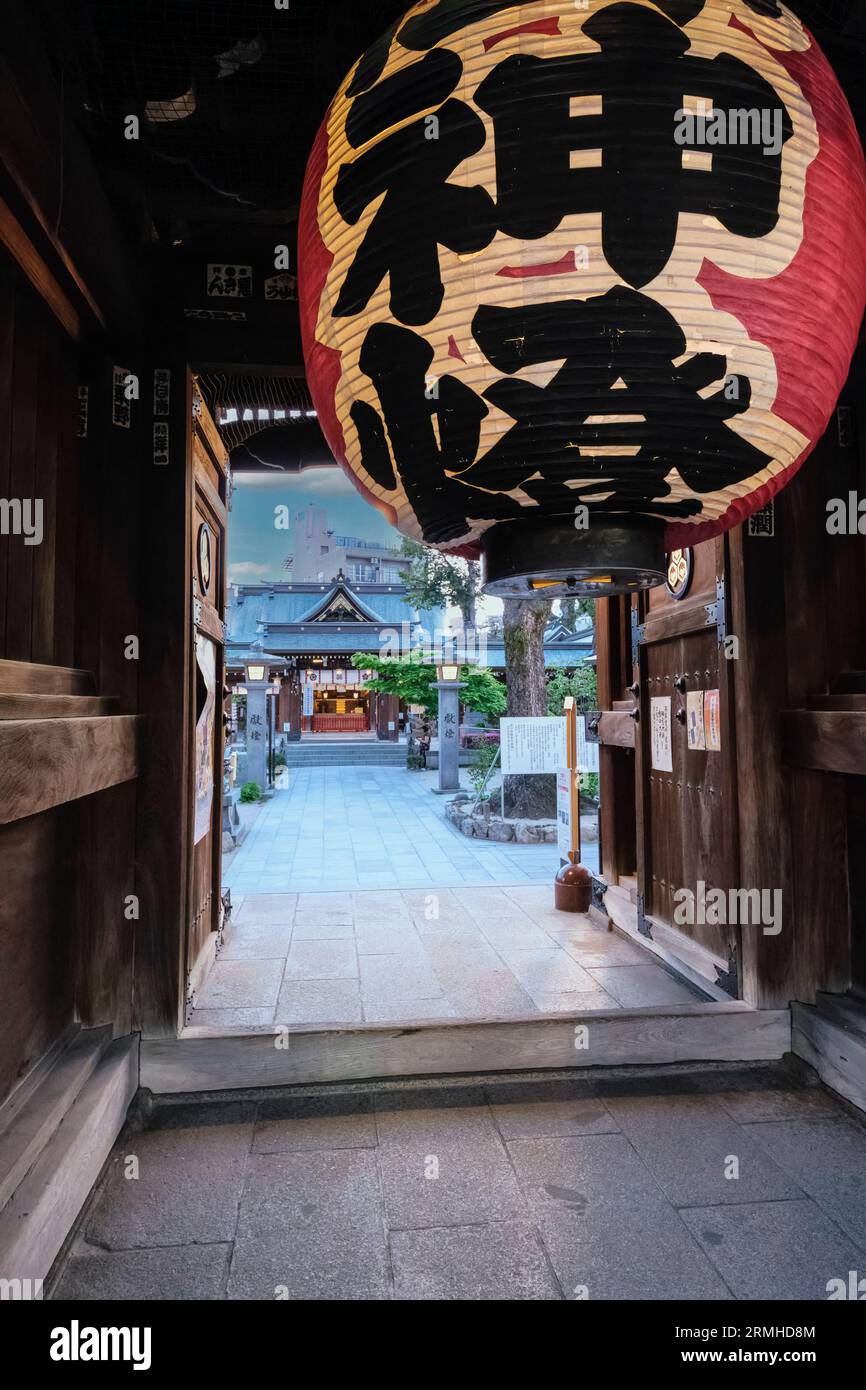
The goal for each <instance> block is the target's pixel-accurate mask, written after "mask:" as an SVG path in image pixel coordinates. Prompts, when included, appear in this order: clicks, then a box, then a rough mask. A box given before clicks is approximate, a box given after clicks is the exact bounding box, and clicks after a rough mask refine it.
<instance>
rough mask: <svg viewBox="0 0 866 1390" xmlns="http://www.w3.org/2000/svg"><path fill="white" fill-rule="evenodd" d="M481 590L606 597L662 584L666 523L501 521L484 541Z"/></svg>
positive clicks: (639, 519)
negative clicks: (579, 525) (579, 526)
mask: <svg viewBox="0 0 866 1390" xmlns="http://www.w3.org/2000/svg"><path fill="white" fill-rule="evenodd" d="M483 546H484V592H485V593H486V594H491V595H493V596H494V597H496V598H531V597H532V596H533V595H535V596H537V597H538V598H576V597H578V596H579V595H588V596H590V597H592V598H606V597H608V596H609V595H611V594H626V593H633V592H634V591H635V590H637V589H651V588H653V587H654V586H655V585H657V584H663V583H664V581H665V577H666V575H667V558H666V556H665V549H664V523H663V522H661V521H656V520H655V519H654V518H653V517H636V518H634V519H632V518H630V517H608V516H599V517H598V518H597V519H594V518H591V519H590V524H589V526H588V527H587V528H586V530H583V531H581V530H577V529H576V527H575V525H574V521H573V519H572V518H570V517H562V518H560V519H554V520H553V521H549V522H537V523H535V524H534V525H533V524H532V523H527V522H505V523H504V524H503V525H501V526H494V527H492V528H491V529H490V530H489V531H488V532H487V533H486V535H485V537H484V541H483Z"/></svg>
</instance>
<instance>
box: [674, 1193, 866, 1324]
mask: <svg viewBox="0 0 866 1390" xmlns="http://www.w3.org/2000/svg"><path fill="white" fill-rule="evenodd" d="M680 1217H681V1218H682V1220H683V1221H684V1222H685V1224H686V1226H687V1227H688V1229H689V1230H690V1231H691V1233H692V1235H693V1236H694V1238H695V1240H696V1241H697V1242H698V1243H699V1244H700V1246H701V1247H702V1249H704V1250H705V1251H706V1253H707V1255H708V1256H709V1258H710V1259H711V1260H712V1262H713V1264H714V1265H715V1266H716V1269H717V1270H718V1271H719V1273H720V1275H721V1276H722V1278H723V1279H724V1280H725V1283H726V1284H727V1285H728V1287H729V1288H730V1289H731V1290H732V1292H733V1294H734V1296H735V1297H736V1298H739V1299H784V1300H788V1299H808V1300H810V1301H811V1300H826V1299H827V1298H828V1284H829V1283H830V1280H833V1279H842V1280H844V1282H845V1284H846V1285H847V1283H848V1274H849V1271H850V1270H852V1269H855V1270H856V1269H860V1270H862V1266H863V1255H862V1251H861V1250H858V1249H857V1248H856V1246H855V1245H853V1244H852V1242H851V1241H850V1240H849V1239H848V1238H847V1236H845V1235H843V1233H842V1232H841V1231H840V1230H839V1228H838V1226H837V1225H836V1224H835V1223H834V1222H833V1221H831V1220H830V1218H829V1217H828V1216H827V1215H826V1213H825V1212H823V1211H821V1209H820V1207H818V1206H816V1204H815V1203H814V1202H810V1201H799V1202H754V1203H752V1202H749V1203H744V1204H742V1205H741V1206H735V1207H692V1208H687V1209H685V1210H683V1211H681V1212H680ZM788 1321H791V1319H790V1318H789V1319H788Z"/></svg>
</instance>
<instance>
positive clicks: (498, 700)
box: [352, 652, 506, 717]
mask: <svg viewBox="0 0 866 1390" xmlns="http://www.w3.org/2000/svg"><path fill="white" fill-rule="evenodd" d="M352 665H353V666H354V667H355V668H356V669H357V670H362V671H375V673H376V675H375V678H374V679H373V680H371V681H368V682H367V687H368V689H369V690H379V691H382V692H383V693H384V694H386V695H396V696H398V698H399V699H401V700H404V701H405V702H406V704H407V705H420V706H421V707H422V708H423V709H424V710H425V712H426V713H427V714H435V713H436V710H437V708H438V704H439V696H438V693H437V691H436V690H435V689H434V683H435V681H436V679H437V673H436V667H435V666H433V665H432V664H431V663H429V662H426V661H425V660H424V658H423V655H422V653H421V652H412V653H411V654H410V655H409V656H407V657H403V658H397V657H386V656H373V655H371V654H370V653H369V652H355V655H354V656H353V657H352ZM460 679H461V680H462V681H464V682H465V688H464V689H463V690H461V692H460V699H461V702H462V704H464V705H466V706H468V708H470V709H474V710H477V711H478V713H479V714H484V715H487V716H488V717H495V716H496V715H499V714H503V713H504V711H505V705H506V697H505V687H504V686H503V684H502V682H501V681H498V680H497V679H496V677H495V676H494V675H493V674H492V673H491V672H490V671H487V670H484V669H483V668H481V667H478V666H461V668H460Z"/></svg>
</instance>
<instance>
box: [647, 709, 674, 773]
mask: <svg viewBox="0 0 866 1390" xmlns="http://www.w3.org/2000/svg"><path fill="white" fill-rule="evenodd" d="M650 749H651V753H652V766H653V769H654V771H656V772H673V770H674V755H673V742H672V739H671V699H670V696H669V695H654V696H653V698H652V699H651V700H650Z"/></svg>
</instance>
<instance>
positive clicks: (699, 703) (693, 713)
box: [686, 690, 707, 752]
mask: <svg viewBox="0 0 866 1390" xmlns="http://www.w3.org/2000/svg"><path fill="white" fill-rule="evenodd" d="M686 729H687V731H688V735H689V748H690V749H691V750H692V751H693V752H703V751H704V749H705V748H706V746H707V738H706V733H705V732H704V692H703V691H702V690H690V691H689V692H688V694H687V695H686Z"/></svg>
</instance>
